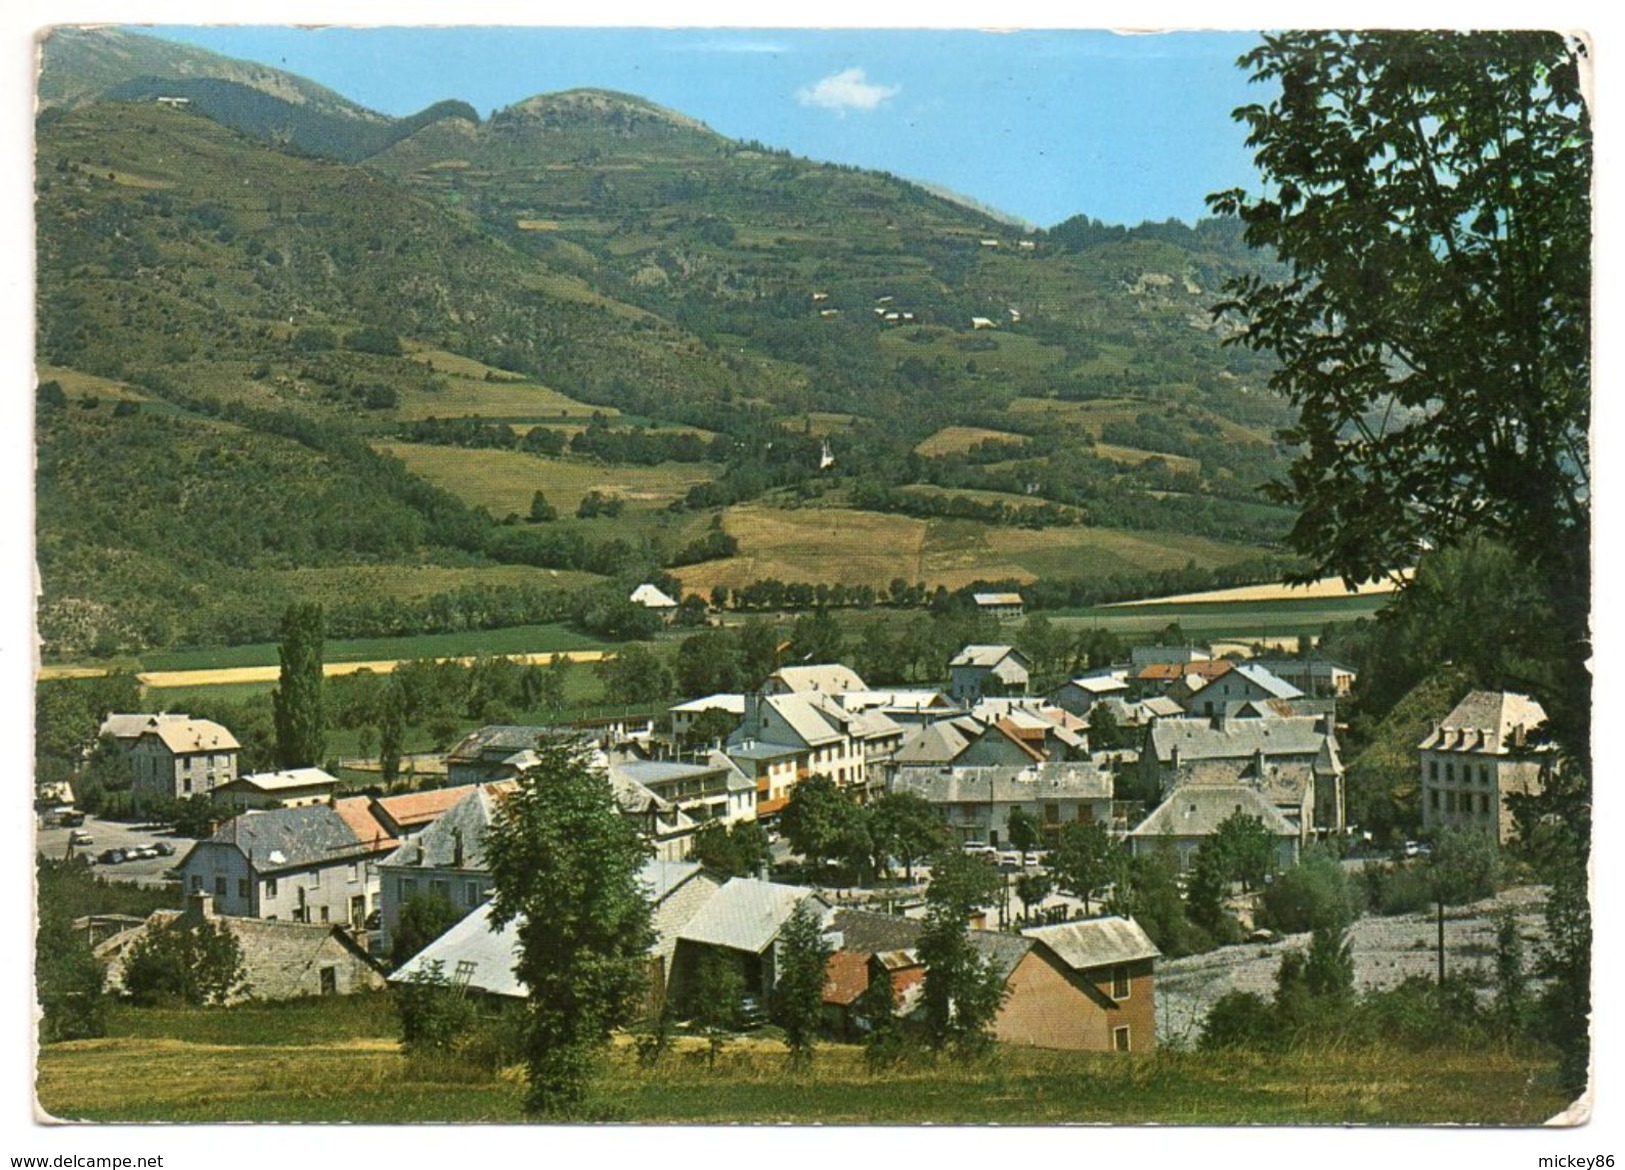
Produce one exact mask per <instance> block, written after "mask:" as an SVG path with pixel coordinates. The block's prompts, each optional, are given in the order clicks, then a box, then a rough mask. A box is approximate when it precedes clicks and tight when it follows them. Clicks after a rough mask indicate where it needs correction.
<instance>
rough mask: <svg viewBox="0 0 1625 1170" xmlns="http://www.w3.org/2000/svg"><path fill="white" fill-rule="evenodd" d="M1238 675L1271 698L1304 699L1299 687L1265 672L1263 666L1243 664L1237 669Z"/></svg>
mask: <svg viewBox="0 0 1625 1170" xmlns="http://www.w3.org/2000/svg"><path fill="white" fill-rule="evenodd" d="M1236 673H1237V674H1239V675H1241V677H1242V678H1244V679H1246V680H1247V681H1248V682H1250V683H1252V684H1253V685H1254V686H1257V687H1261V688H1262V689H1263V690H1264V692H1265V693H1266V694H1267V695H1269V696H1270V697H1271V698H1275V699H1299V698H1302V697H1303V692H1302V691H1300V690H1299V689H1298V688H1297V687H1295V686H1293V685H1292V684H1291V683H1289V682H1287V681H1286V680H1285V679H1284V678H1280V677H1279V676H1277V675H1275V674H1273V673H1271V672H1270V671H1268V670H1265V669H1264V668H1263V667H1262V666H1258V665H1255V664H1253V663H1251V662H1243V663H1241V664H1240V665H1239V666H1237V667H1236Z"/></svg>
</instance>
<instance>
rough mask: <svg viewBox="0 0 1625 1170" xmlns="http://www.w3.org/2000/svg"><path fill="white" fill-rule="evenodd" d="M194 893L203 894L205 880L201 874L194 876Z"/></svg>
mask: <svg viewBox="0 0 1625 1170" xmlns="http://www.w3.org/2000/svg"><path fill="white" fill-rule="evenodd" d="M192 892H193V893H194V894H201V893H202V892H203V878H202V876H201V875H200V874H193V875H192Z"/></svg>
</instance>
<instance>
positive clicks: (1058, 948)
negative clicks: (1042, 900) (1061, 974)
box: [1021, 918, 1162, 971]
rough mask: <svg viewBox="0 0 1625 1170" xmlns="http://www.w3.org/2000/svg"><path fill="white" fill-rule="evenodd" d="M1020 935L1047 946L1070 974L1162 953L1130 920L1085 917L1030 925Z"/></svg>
mask: <svg viewBox="0 0 1625 1170" xmlns="http://www.w3.org/2000/svg"><path fill="white" fill-rule="evenodd" d="M1021 933H1022V934H1023V935H1025V936H1026V937H1028V938H1033V939H1037V940H1038V941H1039V942H1041V943H1043V944H1044V945H1046V946H1047V947H1049V949H1050V950H1052V951H1054V952H1055V953H1056V954H1057V955H1058V956H1060V958H1061V961H1062V962H1064V963H1065V964H1066V965H1067V966H1068V967H1071V968H1072V969H1073V970H1074V971H1087V970H1089V969H1090V968H1091V967H1104V966H1107V965H1108V964H1112V963H1133V962H1136V961H1138V960H1140V959H1154V958H1156V957H1157V956H1158V955H1160V954H1162V952H1161V951H1159V950H1158V949H1157V944H1156V943H1154V942H1152V941H1151V937H1150V936H1149V935H1148V934H1146V933H1145V931H1144V930H1142V929H1141V928H1140V924H1139V923H1138V922H1135V921H1134V919H1132V918H1089V919H1085V920H1084V921H1082V922H1062V923H1057V924H1056V925H1054V926H1033V927H1029V928H1028V929H1026V930H1024V931H1022V932H1021Z"/></svg>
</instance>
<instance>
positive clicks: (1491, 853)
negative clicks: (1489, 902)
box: [1429, 826, 1501, 906]
mask: <svg viewBox="0 0 1625 1170" xmlns="http://www.w3.org/2000/svg"><path fill="white" fill-rule="evenodd" d="M1500 874H1501V850H1500V847H1499V846H1498V845H1497V844H1496V843H1495V838H1494V836H1492V835H1491V834H1489V833H1484V832H1479V831H1475V830H1473V829H1462V828H1456V827H1453V826H1452V827H1447V828H1444V829H1441V830H1440V831H1439V834H1438V836H1436V837H1435V838H1434V839H1433V857H1432V861H1431V864H1430V868H1429V876H1430V878H1431V879H1432V881H1433V885H1434V897H1435V898H1436V899H1437V900H1438V901H1441V902H1443V903H1444V904H1445V905H1447V906H1456V905H1460V904H1461V903H1464V902H1476V901H1478V899H1480V898H1488V897H1490V896H1491V895H1492V894H1494V893H1495V890H1496V885H1497V882H1498V879H1499V878H1500Z"/></svg>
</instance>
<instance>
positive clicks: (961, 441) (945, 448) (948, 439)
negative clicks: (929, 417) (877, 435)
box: [914, 427, 1027, 458]
mask: <svg viewBox="0 0 1625 1170" xmlns="http://www.w3.org/2000/svg"><path fill="white" fill-rule="evenodd" d="M990 439H991V440H992V441H994V442H998V443H1024V442H1026V440H1027V436H1026V435H1017V434H1013V433H1012V432H1010V431H992V430H988V429H987V428H985V427H943V428H942V429H941V430H940V431H938V432H937V433H936V434H934V435H930V436H927V437H926V438H924V439H922V440H920V442H919V445H918V446H916V447H915V448H914V451H915V453H916V454H919V455H924V456H926V457H927V458H931V457H934V456H937V455H958V454H960V453H961V452H964V451H969V450H970V449H971V447H973V446H974V445H975V444H977V443H981V442H984V441H986V440H990Z"/></svg>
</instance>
